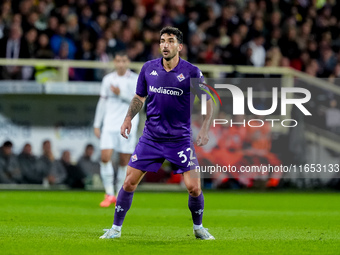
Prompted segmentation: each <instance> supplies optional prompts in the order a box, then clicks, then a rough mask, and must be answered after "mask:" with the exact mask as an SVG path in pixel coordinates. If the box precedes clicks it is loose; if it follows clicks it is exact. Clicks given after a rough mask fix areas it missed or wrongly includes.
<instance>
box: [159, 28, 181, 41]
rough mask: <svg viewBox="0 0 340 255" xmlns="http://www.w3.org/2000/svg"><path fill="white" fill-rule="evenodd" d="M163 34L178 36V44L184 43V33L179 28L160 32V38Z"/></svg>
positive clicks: (163, 29)
mask: <svg viewBox="0 0 340 255" xmlns="http://www.w3.org/2000/svg"><path fill="white" fill-rule="evenodd" d="M163 34H168V35H171V34H173V35H174V36H176V38H177V41H178V43H183V33H182V32H181V31H180V30H179V29H178V28H177V27H164V28H162V30H161V32H160V36H162V35H163Z"/></svg>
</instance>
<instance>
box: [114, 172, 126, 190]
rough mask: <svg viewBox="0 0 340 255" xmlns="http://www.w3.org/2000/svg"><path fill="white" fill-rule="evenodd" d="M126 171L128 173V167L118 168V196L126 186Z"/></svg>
mask: <svg viewBox="0 0 340 255" xmlns="http://www.w3.org/2000/svg"><path fill="white" fill-rule="evenodd" d="M126 171H127V166H119V167H118V173H117V180H116V191H117V194H118V192H119V190H120V189H121V188H122V186H123V184H124V181H125V177H126Z"/></svg>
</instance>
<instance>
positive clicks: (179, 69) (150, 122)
mask: <svg viewBox="0 0 340 255" xmlns="http://www.w3.org/2000/svg"><path fill="white" fill-rule="evenodd" d="M190 78H202V80H203V75H202V73H201V71H200V70H199V69H198V68H197V67H196V66H194V65H192V64H190V63H189V62H187V61H185V60H183V59H181V58H180V59H179V63H178V65H177V66H176V67H175V68H174V69H172V70H171V71H169V72H167V71H165V69H164V67H163V64H162V58H158V59H155V60H151V61H148V62H146V63H145V64H144V65H143V67H142V70H141V72H140V74H139V77H138V82H137V88H136V94H137V95H139V96H141V97H146V96H148V99H147V112H146V115H147V120H146V122H145V127H144V132H143V135H144V136H145V137H146V138H148V139H151V140H157V141H162V140H183V139H187V138H189V139H190V109H191V106H192V104H193V101H194V98H195V94H196V93H197V94H198V96H200V94H201V93H204V92H203V91H202V90H192V91H196V93H195V94H194V93H191V92H190V87H191V83H190ZM209 98H210V97H209V95H208V96H207V99H209Z"/></svg>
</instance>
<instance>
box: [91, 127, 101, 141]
mask: <svg viewBox="0 0 340 255" xmlns="http://www.w3.org/2000/svg"><path fill="white" fill-rule="evenodd" d="M93 132H94V134H95V136H96V137H97V138H98V139H99V138H100V128H94V129H93Z"/></svg>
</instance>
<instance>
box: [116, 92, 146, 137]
mask: <svg viewBox="0 0 340 255" xmlns="http://www.w3.org/2000/svg"><path fill="white" fill-rule="evenodd" d="M145 99H146V97H141V96H139V95H137V94H136V95H135V96H134V97H133V98H132V100H131V103H130V107H129V110H128V112H127V114H126V117H125V119H124V122H123V125H122V127H121V128H120V134H121V135H122V136H123V137H124V138H126V139H127V138H128V135H129V134H130V131H131V127H132V124H131V121H132V119H133V118H134V117H135V116H136V114H137V113H138V112H139V111H140V110H141V109H142V107H143V104H144V102H145Z"/></svg>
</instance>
